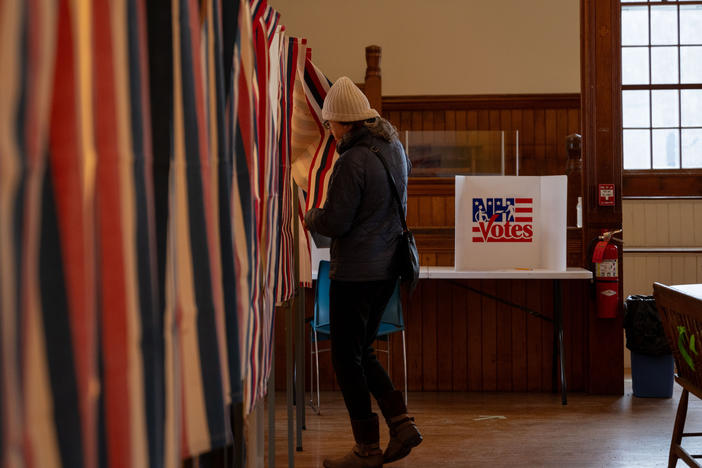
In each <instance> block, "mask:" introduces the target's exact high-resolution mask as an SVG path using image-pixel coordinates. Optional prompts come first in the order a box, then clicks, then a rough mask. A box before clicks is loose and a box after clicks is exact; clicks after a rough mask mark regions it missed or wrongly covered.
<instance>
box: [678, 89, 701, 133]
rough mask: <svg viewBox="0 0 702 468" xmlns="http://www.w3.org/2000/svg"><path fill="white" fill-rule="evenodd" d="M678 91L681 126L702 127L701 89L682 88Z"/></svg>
mask: <svg viewBox="0 0 702 468" xmlns="http://www.w3.org/2000/svg"><path fill="white" fill-rule="evenodd" d="M680 93H681V94H680V106H681V109H680V111H681V112H680V114H681V118H682V122H681V123H682V126H683V127H702V89H683V90H681V91H680Z"/></svg>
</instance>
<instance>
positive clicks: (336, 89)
mask: <svg viewBox="0 0 702 468" xmlns="http://www.w3.org/2000/svg"><path fill="white" fill-rule="evenodd" d="M374 117H379V114H378V112H377V111H376V110H375V109H372V108H371V106H370V104H369V103H368V98H367V97H366V95H365V94H363V91H361V90H360V89H358V86H356V85H355V84H354V82H353V81H351V80H350V79H349V78H347V77H345V76H342V77H341V78H339V79H338V80H336V83H334V85H333V86H332V87H331V88H329V92H328V93H327V97H326V98H324V105H323V106H322V118H323V119H324V120H333V121H334V122H357V121H359V120H368V119H372V118H374Z"/></svg>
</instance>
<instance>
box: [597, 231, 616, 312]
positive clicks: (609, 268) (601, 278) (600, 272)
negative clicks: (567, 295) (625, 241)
mask: <svg viewBox="0 0 702 468" xmlns="http://www.w3.org/2000/svg"><path fill="white" fill-rule="evenodd" d="M620 232H622V230H621V229H619V230H617V231H612V232H605V233H603V234H602V235H601V236H599V238H598V239H599V242H597V245H595V249H594V250H593V253H592V263H593V264H594V266H595V294H596V295H597V317H598V318H615V317H616V316H617V310H618V308H619V252H618V249H617V246H616V245H614V243H613V242H612V240H613V238H612V236H613V235H614V234H618V233H620ZM614 240H617V241H619V242H621V239H616V238H614Z"/></svg>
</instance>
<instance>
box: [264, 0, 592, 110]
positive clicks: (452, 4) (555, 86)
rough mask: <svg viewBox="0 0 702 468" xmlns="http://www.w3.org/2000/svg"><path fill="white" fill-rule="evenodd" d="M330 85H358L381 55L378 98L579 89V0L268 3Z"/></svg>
mask: <svg viewBox="0 0 702 468" xmlns="http://www.w3.org/2000/svg"><path fill="white" fill-rule="evenodd" d="M270 4H271V6H273V7H274V8H276V9H277V10H278V11H279V12H280V13H281V22H282V24H284V25H285V26H286V29H287V31H288V34H289V35H291V36H298V37H306V38H307V39H308V41H309V44H310V46H311V47H312V61H313V62H314V63H315V65H317V66H318V67H319V68H320V69H321V70H322V71H324V72H325V73H326V74H327V76H328V77H329V78H330V79H332V80H335V79H336V78H338V77H339V76H341V75H347V76H349V77H350V78H351V79H353V80H354V81H356V82H361V81H363V78H364V77H363V73H364V70H365V57H364V50H365V47H366V46H367V45H379V46H381V47H382V48H383V52H382V59H381V68H382V74H383V95H385V96H396V95H426V94H430V95H431V94H520V93H578V92H580V19H579V16H580V1H579V0H436V1H431V2H430V1H426V0H353V1H350V0H270Z"/></svg>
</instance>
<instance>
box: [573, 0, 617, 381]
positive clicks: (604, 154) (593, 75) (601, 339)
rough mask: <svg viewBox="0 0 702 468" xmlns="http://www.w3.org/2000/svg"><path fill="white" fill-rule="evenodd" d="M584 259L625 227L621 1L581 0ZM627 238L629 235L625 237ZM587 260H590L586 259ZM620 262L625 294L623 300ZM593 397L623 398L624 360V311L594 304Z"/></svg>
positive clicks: (590, 333) (590, 331) (591, 330)
mask: <svg viewBox="0 0 702 468" xmlns="http://www.w3.org/2000/svg"><path fill="white" fill-rule="evenodd" d="M580 18H581V79H582V103H581V105H582V107H581V114H582V129H583V174H584V184H583V192H584V197H583V205H584V206H583V225H584V230H585V242H584V243H583V245H584V255H586V256H587V255H591V253H590V252H588V244H589V243H590V241H591V240H592V239H594V238H595V237H596V236H597V235H599V234H600V233H601V231H602V230H603V229H604V230H613V229H619V228H621V226H622V203H621V194H622V151H621V96H620V83H621V63H620V58H619V54H620V50H619V48H620V37H621V32H620V26H619V24H620V23H619V22H620V11H619V2H618V1H617V0H581V14H580ZM598 184H614V189H615V198H616V200H615V206H599V205H598V187H597V185H598ZM624 234H625V235H626V233H624ZM586 260H589V259H587V258H586ZM622 276H623V271H622V259H621V249H620V257H619V279H620V283H619V294H620V297H621V294H622V286H621V285H622ZM590 302H591V305H590V308H591V310H590V313H589V319H588V340H589V346H588V349H589V356H588V358H589V362H588V374H589V377H588V381H587V391H588V392H591V393H609V394H622V393H623V392H624V362H623V361H624V358H623V354H624V351H623V338H622V315H621V311H620V314H619V316H618V318H616V319H598V318H596V310H595V305H594V303H593V302H594V301H590Z"/></svg>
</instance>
